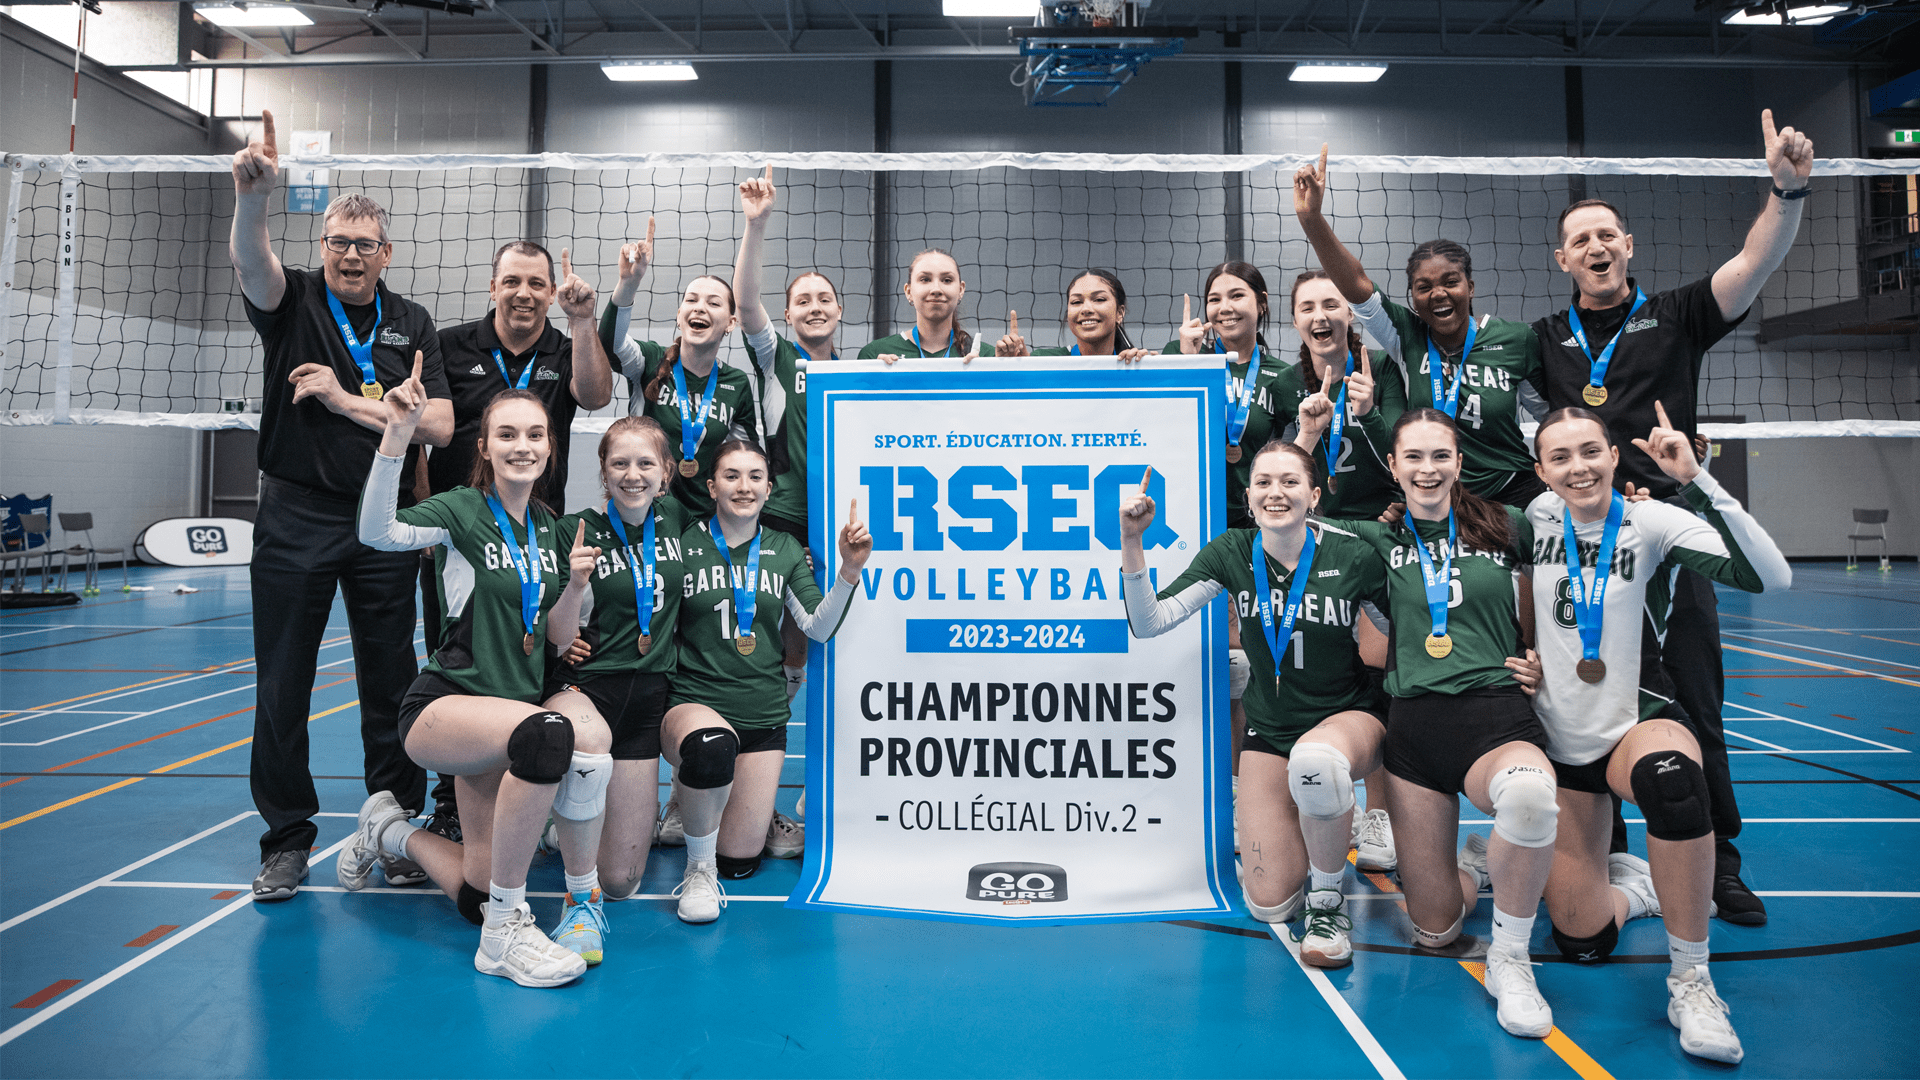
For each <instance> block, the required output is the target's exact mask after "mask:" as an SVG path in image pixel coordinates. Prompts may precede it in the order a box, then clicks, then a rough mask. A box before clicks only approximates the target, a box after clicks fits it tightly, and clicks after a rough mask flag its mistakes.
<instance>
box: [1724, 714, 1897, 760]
mask: <svg viewBox="0 0 1920 1080" xmlns="http://www.w3.org/2000/svg"><path fill="white" fill-rule="evenodd" d="M1727 704H1728V705H1730V706H1732V707H1733V708H1736V709H1744V710H1746V711H1747V712H1750V713H1754V714H1756V715H1758V716H1760V717H1763V718H1765V719H1768V720H1785V721H1786V722H1787V723H1789V724H1799V725H1800V726H1801V727H1808V728H1812V729H1813V730H1815V731H1824V732H1826V733H1827V734H1829V735H1838V736H1840V737H1841V738H1843V739H1852V740H1853V741H1854V742H1863V743H1866V744H1867V745H1868V746H1877V747H1879V748H1881V749H1882V750H1891V751H1893V752H1894V753H1896V754H1907V753H1911V752H1912V751H1910V750H1905V749H1902V748H1901V747H1898V746H1891V745H1889V744H1887V743H1883V742H1876V741H1874V740H1873V739H1869V738H1865V737H1864V736H1860V735H1854V734H1852V733H1850V732H1845V731H1836V730H1835V729H1833V728H1830V727H1821V726H1820V725H1819V724H1811V723H1808V722H1807V721H1805V720H1798V719H1795V718H1794V717H1791V716H1781V715H1780V714H1779V713H1770V712H1767V711H1766V710H1764V709H1756V708H1754V707H1753V706H1751V705H1742V704H1740V703H1739V702H1737V701H1729V702H1727ZM1734 719H1736V720H1749V719H1752V717H1745V716H1737V717H1734ZM1754 741H1755V742H1758V741H1759V740H1758V739H1755V740H1754Z"/></svg>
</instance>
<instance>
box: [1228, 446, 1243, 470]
mask: <svg viewBox="0 0 1920 1080" xmlns="http://www.w3.org/2000/svg"><path fill="white" fill-rule="evenodd" d="M1227 461H1229V462H1230V463H1232V464H1235V465H1237V464H1239V463H1240V444H1238V443H1228V444H1227Z"/></svg>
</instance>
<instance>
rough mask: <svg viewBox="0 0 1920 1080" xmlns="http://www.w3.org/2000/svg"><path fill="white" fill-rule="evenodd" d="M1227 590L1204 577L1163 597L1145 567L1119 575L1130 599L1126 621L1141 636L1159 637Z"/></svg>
mask: <svg viewBox="0 0 1920 1080" xmlns="http://www.w3.org/2000/svg"><path fill="white" fill-rule="evenodd" d="M1224 591H1226V590H1224V589H1222V588H1221V587H1220V583H1219V582H1217V581H1201V582H1196V583H1194V584H1193V585H1190V586H1188V587H1187V588H1185V589H1182V590H1180V591H1179V592H1177V593H1175V594H1174V595H1172V596H1169V597H1167V598H1166V599H1165V600H1162V599H1160V598H1159V597H1158V596H1155V595H1154V593H1153V584H1152V582H1150V581H1149V580H1148V579H1147V572H1146V571H1145V570H1142V571H1140V572H1139V573H1137V574H1127V573H1122V574H1121V575H1120V592H1121V595H1123V596H1125V597H1126V599H1127V625H1128V626H1129V627H1131V628H1132V630H1133V636H1134V637H1139V638H1150V637H1159V636H1160V635H1161V634H1164V633H1166V632H1167V631H1169V630H1171V629H1173V628H1174V627H1176V626H1179V625H1180V624H1181V623H1183V622H1186V621H1187V620H1188V619H1190V618H1192V617H1193V613H1194V612H1196V611H1199V610H1200V609H1201V608H1203V607H1206V606H1207V604H1208V603H1209V602H1211V601H1212V600H1213V598H1214V597H1216V596H1219V595H1220V594H1221V593H1222V592H1224Z"/></svg>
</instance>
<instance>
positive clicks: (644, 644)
mask: <svg viewBox="0 0 1920 1080" xmlns="http://www.w3.org/2000/svg"><path fill="white" fill-rule="evenodd" d="M651 648H653V635H652V634H641V635H640V655H641V656H645V655H647V650H648V649H651Z"/></svg>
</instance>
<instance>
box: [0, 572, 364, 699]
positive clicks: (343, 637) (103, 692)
mask: <svg viewBox="0 0 1920 1080" xmlns="http://www.w3.org/2000/svg"><path fill="white" fill-rule="evenodd" d="M116 602H117V601H116ZM352 636H353V635H351V634H341V635H340V636H339V637H335V638H327V639H325V640H323V641H321V642H320V644H322V645H332V644H335V643H336V642H341V641H345V640H347V639H348V638H350V637H352ZM255 659H257V658H256V657H252V656H249V657H247V658H246V659H245V660H233V661H230V662H228V663H224V664H213V665H211V666H209V667H204V668H200V669H199V670H198V671H194V672H191V674H195V675H204V674H206V673H207V672H209V671H219V670H220V669H221V668H231V667H240V666H241V665H243V664H251V663H253V662H254V660H255ZM179 677H180V675H179V674H178V673H176V674H172V675H163V676H161V677H160V678H158V679H148V680H147V681H145V682H137V683H128V684H127V685H125V686H116V687H114V688H113V689H111V690H97V691H95V692H93V693H91V694H81V695H80V696H79V697H70V698H66V699H64V700H61V701H49V702H47V703H46V704H44V705H35V706H33V707H32V708H30V709H15V710H13V711H12V712H4V713H0V718H4V717H8V716H18V715H20V714H21V713H30V712H39V711H40V710H42V709H52V708H57V707H59V706H61V705H71V704H73V703H74V702H76V701H86V700H87V699H88V698H97V697H104V696H106V695H108V694H117V693H119V692H121V691H122V690H138V689H139V688H141V687H143V686H152V685H153V684H154V683H157V682H166V681H167V680H168V679H177V678H179Z"/></svg>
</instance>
